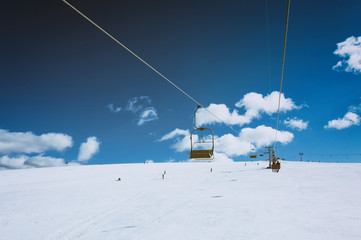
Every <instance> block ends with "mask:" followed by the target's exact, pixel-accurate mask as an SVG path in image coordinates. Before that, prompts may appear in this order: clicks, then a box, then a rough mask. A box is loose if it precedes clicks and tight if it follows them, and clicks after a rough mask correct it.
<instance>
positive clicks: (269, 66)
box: [266, 0, 272, 92]
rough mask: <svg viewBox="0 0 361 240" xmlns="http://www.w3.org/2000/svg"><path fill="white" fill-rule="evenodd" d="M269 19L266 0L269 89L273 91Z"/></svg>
mask: <svg viewBox="0 0 361 240" xmlns="http://www.w3.org/2000/svg"><path fill="white" fill-rule="evenodd" d="M269 35H270V34H269V20H268V0H266V42H267V70H268V90H269V92H271V89H272V88H271V59H270V58H271V57H270V55H271V54H270V44H269V43H270V40H269Z"/></svg>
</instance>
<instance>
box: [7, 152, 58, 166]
mask: <svg viewBox="0 0 361 240" xmlns="http://www.w3.org/2000/svg"><path fill="white" fill-rule="evenodd" d="M62 165H64V159H62V158H54V157H49V156H43V154H40V155H37V156H32V157H30V156H26V155H20V156H16V157H10V156H8V155H5V156H1V157H0V168H5V169H19V168H33V167H37V168H38V167H56V166H62Z"/></svg>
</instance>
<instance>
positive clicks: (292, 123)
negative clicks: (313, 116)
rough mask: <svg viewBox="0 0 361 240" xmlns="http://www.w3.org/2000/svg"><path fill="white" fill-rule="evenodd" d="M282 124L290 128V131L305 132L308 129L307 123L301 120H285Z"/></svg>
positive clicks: (295, 118)
mask: <svg viewBox="0 0 361 240" xmlns="http://www.w3.org/2000/svg"><path fill="white" fill-rule="evenodd" d="M283 123H284V124H285V125H286V126H288V127H290V128H292V129H296V130H298V131H301V130H305V129H307V127H308V121H306V122H305V121H303V120H302V119H298V118H297V117H294V118H292V119H290V118H287V119H286V120H284V121H283Z"/></svg>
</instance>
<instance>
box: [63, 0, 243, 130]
mask: <svg viewBox="0 0 361 240" xmlns="http://www.w3.org/2000/svg"><path fill="white" fill-rule="evenodd" d="M62 1H63V2H64V3H65V4H67V5H68V6H69V7H71V8H72V9H73V10H74V11H76V12H77V13H79V14H80V15H81V16H82V17H84V18H85V19H86V20H87V21H88V22H90V23H91V24H93V25H94V26H95V27H97V28H98V29H99V30H100V31H102V32H103V33H105V34H106V35H107V36H108V37H110V38H111V39H112V40H113V41H115V42H116V43H118V44H119V45H120V46H122V47H123V48H124V49H125V50H127V51H128V52H129V53H131V54H132V55H133V56H134V57H136V58H137V59H138V60H139V61H141V62H142V63H144V64H145V65H146V66H147V67H149V68H150V69H152V70H153V71H154V72H155V73H157V74H158V75H159V76H161V77H162V78H163V79H164V80H166V81H167V82H168V83H170V84H171V85H173V86H174V87H175V88H177V89H178V90H179V91H180V92H181V93H183V94H184V95H185V96H186V97H188V98H189V99H190V100H192V101H193V102H195V103H196V104H197V105H199V106H201V107H203V108H204V109H205V110H206V111H207V112H208V113H210V114H211V115H212V116H214V117H215V118H217V119H218V120H219V121H221V122H223V123H224V124H225V125H226V126H227V127H229V128H230V129H231V130H232V131H234V132H235V133H237V134H239V132H238V131H236V130H235V129H234V128H233V127H232V126H231V125H229V124H228V123H226V122H225V121H224V120H222V119H221V118H220V117H218V116H217V115H215V114H214V113H212V112H211V111H209V110H208V109H207V108H205V107H204V106H203V104H201V103H199V102H198V101H197V100H195V99H194V98H193V97H191V96H190V95H189V94H188V93H186V92H185V91H184V90H182V89H181V88H180V87H178V86H177V85H176V84H175V83H173V82H172V81H171V80H169V79H168V78H167V77H165V76H164V75H163V74H161V73H160V72H159V71H158V70H156V69H155V68H154V67H152V66H151V65H150V64H149V63H147V62H146V61H144V60H143V59H142V58H141V57H139V56H138V55H137V54H135V53H134V52H133V51H132V50H130V49H129V48H127V47H126V46H125V45H124V44H122V43H121V42H119V41H118V40H117V39H116V38H115V37H113V36H112V35H111V34H109V33H108V32H107V31H105V30H104V29H103V28H101V27H100V26H99V25H98V24H96V23H95V22H94V21H92V20H91V19H90V18H88V17H87V16H85V15H84V14H83V13H82V12H80V11H79V10H78V9H77V8H75V7H74V6H73V5H71V4H70V3H68V2H67V1H66V0H62Z"/></svg>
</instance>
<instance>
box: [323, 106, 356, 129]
mask: <svg viewBox="0 0 361 240" xmlns="http://www.w3.org/2000/svg"><path fill="white" fill-rule="evenodd" d="M353 125H360V116H359V115H357V114H356V113H354V112H351V111H349V112H347V113H346V114H345V116H343V118H338V119H335V120H331V121H328V123H327V125H326V126H324V128H326V129H328V128H335V129H338V130H341V129H345V128H349V127H351V126H353Z"/></svg>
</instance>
